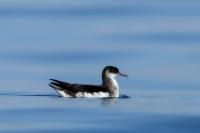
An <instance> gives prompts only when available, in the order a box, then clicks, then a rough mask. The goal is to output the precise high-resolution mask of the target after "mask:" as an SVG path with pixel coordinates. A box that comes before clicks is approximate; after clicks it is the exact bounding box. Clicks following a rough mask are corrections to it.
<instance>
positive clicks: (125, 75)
mask: <svg viewBox="0 0 200 133" xmlns="http://www.w3.org/2000/svg"><path fill="white" fill-rule="evenodd" d="M119 76H122V77H126V78H128V75H127V74H123V73H120V72H119Z"/></svg>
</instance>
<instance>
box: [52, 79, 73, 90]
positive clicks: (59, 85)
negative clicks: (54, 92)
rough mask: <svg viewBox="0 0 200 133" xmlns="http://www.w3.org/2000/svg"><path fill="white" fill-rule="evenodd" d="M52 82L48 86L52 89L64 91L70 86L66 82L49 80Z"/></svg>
mask: <svg viewBox="0 0 200 133" xmlns="http://www.w3.org/2000/svg"><path fill="white" fill-rule="evenodd" d="M50 80H51V81H52V82H51V83H50V84H49V86H50V87H53V88H55V89H60V90H62V89H66V88H67V86H68V85H70V84H69V83H66V82H62V81H59V80H56V79H50Z"/></svg>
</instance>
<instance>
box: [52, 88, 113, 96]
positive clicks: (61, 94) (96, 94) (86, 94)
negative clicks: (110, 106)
mask: <svg viewBox="0 0 200 133" xmlns="http://www.w3.org/2000/svg"><path fill="white" fill-rule="evenodd" d="M55 90H56V91H57V93H58V94H59V95H60V96H62V97H72V96H71V95H68V94H66V93H65V92H64V91H61V90H58V89H55ZM76 97H86V98H106V97H110V96H109V93H108V92H93V93H86V92H78V93H76Z"/></svg>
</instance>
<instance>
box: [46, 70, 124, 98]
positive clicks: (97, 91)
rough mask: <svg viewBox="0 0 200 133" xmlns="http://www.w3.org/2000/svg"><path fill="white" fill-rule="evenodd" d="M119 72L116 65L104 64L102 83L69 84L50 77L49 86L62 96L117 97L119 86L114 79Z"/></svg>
mask: <svg viewBox="0 0 200 133" xmlns="http://www.w3.org/2000/svg"><path fill="white" fill-rule="evenodd" d="M117 75H121V76H127V75H125V74H121V73H120V72H119V70H118V68H117V67H114V66H106V67H105V68H104V70H103V72H102V85H82V84H70V83H67V82H63V81H59V80H56V79H50V80H51V81H52V82H51V83H50V84H49V86H51V87H53V88H54V89H55V90H56V91H57V92H58V93H59V94H60V95H61V96H63V97H118V96H119V92H118V91H119V88H118V84H117V82H116V80H115V77H116V76H117Z"/></svg>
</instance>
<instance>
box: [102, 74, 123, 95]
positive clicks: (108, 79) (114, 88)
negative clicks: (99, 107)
mask: <svg viewBox="0 0 200 133" xmlns="http://www.w3.org/2000/svg"><path fill="white" fill-rule="evenodd" d="M103 86H105V87H106V88H108V89H109V91H110V92H111V96H112V97H119V85H118V83H117V80H116V79H115V77H113V76H105V77H103Z"/></svg>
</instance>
